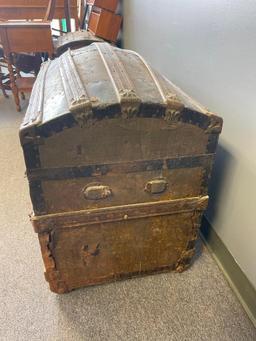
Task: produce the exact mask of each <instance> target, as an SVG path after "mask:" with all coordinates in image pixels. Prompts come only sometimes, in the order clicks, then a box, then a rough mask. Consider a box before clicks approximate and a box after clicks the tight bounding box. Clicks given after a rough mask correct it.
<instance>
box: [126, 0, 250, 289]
mask: <svg viewBox="0 0 256 341" xmlns="http://www.w3.org/2000/svg"><path fill="white" fill-rule="evenodd" d="M123 3H124V4H123V7H124V47H125V48H129V49H133V50H136V51H137V52H139V53H140V54H142V55H143V56H144V57H145V58H146V59H147V60H148V61H149V62H150V63H151V64H152V65H153V66H154V67H155V68H156V69H158V70H159V71H161V72H162V73H163V74H164V75H166V76H167V77H168V78H170V79H171V80H172V81H173V82H174V83H176V84H177V85H178V86H180V87H181V88H182V89H183V90H185V91H186V92H187V93H188V94H190V95H191V96H192V97H194V98H195V99H196V100H198V101H199V102H201V103H202V104H203V105H204V106H206V107H208V108H209V109H210V110H211V111H215V112H216V113H218V114H219V115H221V116H222V117H223V118H224V129H223V133H222V135H221V139H220V146H219V149H218V154H217V160H216V165H215V169H214V174H213V179H212V183H211V189H210V193H211V201H210V205H209V209H208V212H207V216H208V218H209V219H210V220H211V223H212V225H213V226H214V228H215V230H216V232H217V233H218V235H219V236H220V238H221V239H222V241H223V242H224V243H225V245H226V246H227V248H228V249H229V251H230V252H231V253H232V255H233V256H234V258H235V259H236V261H237V262H238V264H239V265H240V267H241V268H242V270H243V271H244V272H245V274H246V275H247V277H248V278H249V279H250V280H251V282H252V283H253V285H254V286H255V287H256V200H255V196H256V1H255V0H246V1H245V0H236V1H235V0H158V1H153V0H124V1H123Z"/></svg>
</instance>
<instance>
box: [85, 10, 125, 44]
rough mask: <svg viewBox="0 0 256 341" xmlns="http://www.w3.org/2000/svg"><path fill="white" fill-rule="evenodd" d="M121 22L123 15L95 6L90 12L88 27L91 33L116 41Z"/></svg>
mask: <svg viewBox="0 0 256 341" xmlns="http://www.w3.org/2000/svg"><path fill="white" fill-rule="evenodd" d="M121 23H122V16H121V15H117V14H114V13H112V12H110V11H107V10H105V9H101V8H98V7H93V9H92V11H91V13H90V18H89V23H88V29H89V31H90V32H91V33H93V34H95V35H96V36H98V37H100V38H102V39H105V40H108V41H110V42H116V41H117V37H118V33H119V30H120V27H121Z"/></svg>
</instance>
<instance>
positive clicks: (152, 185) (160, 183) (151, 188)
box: [145, 178, 168, 194]
mask: <svg viewBox="0 0 256 341" xmlns="http://www.w3.org/2000/svg"><path fill="white" fill-rule="evenodd" d="M167 187H168V182H167V180H166V179H165V178H159V179H153V180H150V181H148V182H147V183H146V186H145V191H146V192H149V193H151V194H160V193H163V192H165V191H166V189H167Z"/></svg>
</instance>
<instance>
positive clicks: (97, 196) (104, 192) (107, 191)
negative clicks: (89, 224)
mask: <svg viewBox="0 0 256 341" xmlns="http://www.w3.org/2000/svg"><path fill="white" fill-rule="evenodd" d="M83 193H84V197H85V199H88V200H101V199H106V198H108V197H110V196H111V195H112V190H111V188H110V187H109V186H105V185H102V184H95V183H92V184H89V185H87V186H86V187H85V188H84V189H83Z"/></svg>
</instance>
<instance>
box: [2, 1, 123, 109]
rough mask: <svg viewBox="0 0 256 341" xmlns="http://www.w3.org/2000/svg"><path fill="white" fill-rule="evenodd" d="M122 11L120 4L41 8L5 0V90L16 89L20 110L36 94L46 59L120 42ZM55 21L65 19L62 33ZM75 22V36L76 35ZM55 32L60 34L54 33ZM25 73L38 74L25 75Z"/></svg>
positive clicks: (50, 4) (52, 3) (50, 3)
mask: <svg viewBox="0 0 256 341" xmlns="http://www.w3.org/2000/svg"><path fill="white" fill-rule="evenodd" d="M117 7H118V0H105V1H103V0H87V2H84V0H80V1H77V0H42V1H41V2H40V4H38V1H37V0H13V1H12V2H11V4H10V2H9V1H7V0H0V42H1V45H2V50H1V51H0V52H1V53H0V89H1V90H2V92H3V95H4V96H5V97H8V95H7V93H6V90H12V93H13V96H14V100H15V104H16V108H17V111H21V106H20V97H21V98H22V99H24V98H25V95H24V93H25V92H30V91H31V90H32V87H33V84H34V81H35V78H36V75H37V73H38V71H39V69H40V65H41V63H42V61H44V60H46V59H47V58H51V59H52V58H54V57H58V56H60V55H61V54H62V53H64V52H65V51H66V50H67V49H77V48H80V47H83V46H87V45H89V44H91V43H93V42H103V41H108V42H111V43H115V42H116V40H117V37H118V33H119V30H120V26H121V22H122V17H121V16H120V15H117V14H115V12H116V10H117ZM86 16H88V27H86V28H87V29H85V30H84V29H83V28H84V21H85V18H86ZM53 19H58V20H59V22H60V30H58V29H53V28H52V27H51V21H52V20H53ZM63 19H64V23H65V25H63ZM71 19H74V21H75V25H74V26H75V29H76V31H75V32H71V31H72V30H71V28H72V25H71ZM64 29H65V31H64ZM53 31H58V35H57V36H56V35H55V36H54V35H52V32H53ZM3 70H4V71H3ZM21 71H22V72H21ZM24 72H25V73H32V75H30V76H27V75H26V76H25V77H24Z"/></svg>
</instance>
